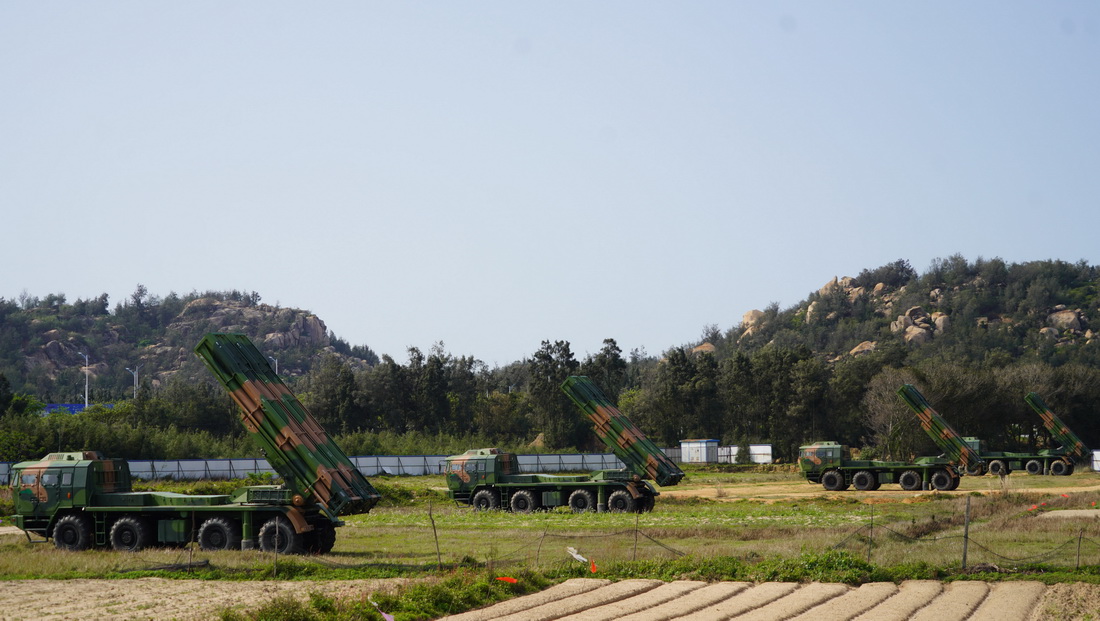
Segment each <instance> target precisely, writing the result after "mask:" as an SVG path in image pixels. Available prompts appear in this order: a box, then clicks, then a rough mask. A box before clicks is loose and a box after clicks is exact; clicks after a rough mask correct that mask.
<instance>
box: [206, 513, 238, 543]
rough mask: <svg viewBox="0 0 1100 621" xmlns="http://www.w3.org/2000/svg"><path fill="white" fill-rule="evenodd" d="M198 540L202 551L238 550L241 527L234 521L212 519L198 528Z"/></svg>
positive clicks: (218, 518)
mask: <svg viewBox="0 0 1100 621" xmlns="http://www.w3.org/2000/svg"><path fill="white" fill-rule="evenodd" d="M198 539H199V548H200V549H203V550H240V549H241V527H240V525H238V524H237V522H236V521H235V520H229V519H226V518H220V517H212V518H210V519H208V520H206V521H205V522H203V523H202V526H200V527H199V536H198Z"/></svg>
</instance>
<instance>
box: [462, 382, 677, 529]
mask: <svg viewBox="0 0 1100 621" xmlns="http://www.w3.org/2000/svg"><path fill="white" fill-rule="evenodd" d="M562 390H563V391H565V393H566V394H567V395H569V398H570V399H572V400H573V402H574V403H575V404H576V405H577V407H579V408H580V409H581V410H582V411H583V412H584V413H585V415H586V416H588V418H589V419H590V420H591V421H592V422H593V423H594V424H595V431H596V435H597V436H598V437H599V438H600V440H602V441H603V442H604V444H606V445H607V446H608V448H610V449H611V450H612V452H614V453H615V455H616V456H617V457H618V458H619V459H620V460H622V462H623V463H624V464H625V465H626V468H623V469H621V470H598V471H596V472H592V473H589V474H579V475H551V474H538V473H523V472H520V469H519V464H518V462H517V460H516V456H515V455H513V454H511V453H503V452H501V451H499V450H497V449H495V448H483V449H473V450H469V451H466V452H465V453H463V454H461V455H454V456H451V457H448V458H447V460H446V463H445V466H444V467H445V471H446V475H447V488H448V494H449V495H450V497H451V498H452V499H454V500H455V502H457V503H460V504H467V505H472V506H473V507H474V509H476V510H478V511H485V510H490V509H505V510H509V511H514V512H516V513H529V512H531V511H535V510H537V509H552V508H554V507H559V506H568V507H569V508H570V509H571V510H572V511H573V512H575V513H581V512H586V511H601V512H603V511H611V512H645V511H651V510H653V505H654V501H655V499H656V497H657V496H658V495H659V492H658V491H657V490H656V489H654V487H653V485H651V484H650V483H649V481H655V482H656V483H657V484H658V485H661V486H668V485H676V484H677V483H679V482H680V479H682V478H683V476H684V473H683V471H682V470H680V468H679V467H677V466H676V464H675V463H673V462H672V460H670V459H669V458H668V457H667V456H665V454H664V453H663V452H661V449H660V448H658V447H657V445H655V444H653V442H651V441H650V440H649V439H648V438H646V436H645V434H643V433H642V432H641V431H639V430H638V428H637V427H635V426H634V424H633V423H631V422H630V420H629V419H628V418H626V417H625V416H623V414H622V413H621V412H620V411H619V410H618V408H616V407H615V405H614V404H613V403H611V401H610V400H608V399H607V397H606V396H604V394H603V392H601V391H600V389H599V388H597V387H596V385H595V384H594V383H592V381H591V380H589V379H588V378H587V377H583V376H579V377H578V376H573V377H570V378H568V379H567V380H566V381H565V383H564V384H563V385H562Z"/></svg>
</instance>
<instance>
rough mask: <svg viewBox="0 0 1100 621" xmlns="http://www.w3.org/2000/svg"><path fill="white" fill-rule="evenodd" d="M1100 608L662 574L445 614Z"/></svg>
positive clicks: (1029, 595)
mask: <svg viewBox="0 0 1100 621" xmlns="http://www.w3.org/2000/svg"><path fill="white" fill-rule="evenodd" d="M1098 611H1100V586H1097V585H1085V584H1076V585H1064V584H1060V585H1055V586H1052V587H1048V586H1046V585H1044V584H1042V583H1040V582H1002V583H993V584H989V583H985V582H974V581H962V582H952V583H947V584H944V583H940V582H933V581H925V580H912V581H908V582H903V583H902V584H900V585H895V584H892V583H871V584H865V585H862V586H860V587H849V586H846V585H842V584H822V583H811V584H793V583H785V582H769V583H764V584H749V583H745V582H719V583H713V584H708V583H705V582H693V581H682V582H672V583H665V582H660V581H657V580H624V581H622V582H614V583H613V582H609V581H607V580H595V579H585V578H578V579H574V580H569V581H566V582H564V583H562V584H559V585H557V586H554V587H552V588H550V589H547V590H545V591H543V592H541V593H536V594H534V595H529V596H527V597H522V598H518V599H515V600H511V601H507V602H502V603H500V604H497V605H495V606H490V607H487V608H482V609H479V610H473V611H470V612H467V613H463V614H460V615H453V616H450V617H445V618H446V619H447V620H448V621H489V620H490V619H493V620H496V619H507V620H510V621H512V620H514V621H519V620H521V619H522V620H525V621H550V620H552V619H565V620H568V621H580V620H582V619H583V620H585V621H589V620H600V619H606V620H611V619H618V620H622V621H665V620H670V619H691V620H698V621H707V620H712V619H713V620H718V619H738V620H739V621H741V620H744V621H781V620H788V619H792V620H793V619H797V620H798V621H810V620H813V621H849V620H858V621H890V620H898V621H902V620H908V619H913V620H918V621H1037V620H1040V619H1093V618H1096V617H1095V615H1096V614H1097V613H1098Z"/></svg>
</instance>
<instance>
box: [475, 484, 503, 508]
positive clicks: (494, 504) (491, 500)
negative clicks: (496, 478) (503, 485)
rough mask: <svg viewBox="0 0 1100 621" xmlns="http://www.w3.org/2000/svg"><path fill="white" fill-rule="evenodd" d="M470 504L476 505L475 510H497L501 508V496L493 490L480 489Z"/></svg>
mask: <svg viewBox="0 0 1100 621" xmlns="http://www.w3.org/2000/svg"><path fill="white" fill-rule="evenodd" d="M470 504H471V505H473V506H474V511H496V510H497V509H499V508H500V496H498V495H497V494H496V492H494V491H492V490H488V489H483V490H478V492H477V493H476V494H474V498H473V500H471V501H470Z"/></svg>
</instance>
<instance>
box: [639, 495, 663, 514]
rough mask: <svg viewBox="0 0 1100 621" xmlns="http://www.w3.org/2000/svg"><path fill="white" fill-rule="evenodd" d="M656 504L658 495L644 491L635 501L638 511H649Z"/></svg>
mask: <svg viewBox="0 0 1100 621" xmlns="http://www.w3.org/2000/svg"><path fill="white" fill-rule="evenodd" d="M655 504H657V497H656V496H654V495H652V494H647V493H644V492H643V493H642V497H641V498H639V499H638V500H637V501H636V502H635V503H634V510H635V511H637V512H638V513H649V512H650V511H652V510H653V506H654V505H655Z"/></svg>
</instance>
